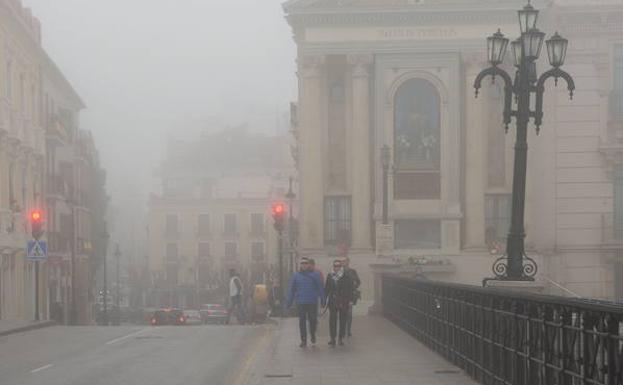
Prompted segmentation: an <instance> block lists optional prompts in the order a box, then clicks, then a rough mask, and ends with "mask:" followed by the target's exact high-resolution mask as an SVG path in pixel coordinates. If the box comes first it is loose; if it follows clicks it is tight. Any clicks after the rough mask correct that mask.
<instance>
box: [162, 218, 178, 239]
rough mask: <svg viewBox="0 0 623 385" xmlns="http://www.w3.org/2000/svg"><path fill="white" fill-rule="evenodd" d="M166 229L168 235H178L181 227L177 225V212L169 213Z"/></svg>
mask: <svg viewBox="0 0 623 385" xmlns="http://www.w3.org/2000/svg"><path fill="white" fill-rule="evenodd" d="M165 231H166V235H178V233H179V229H178V226H177V215H176V214H168V215H167V221H166V224H165Z"/></svg>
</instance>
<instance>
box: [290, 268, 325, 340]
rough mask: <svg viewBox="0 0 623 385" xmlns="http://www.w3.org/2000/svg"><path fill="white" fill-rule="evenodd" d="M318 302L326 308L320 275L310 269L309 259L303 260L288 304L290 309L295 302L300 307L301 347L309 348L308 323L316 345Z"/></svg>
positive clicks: (292, 286)
mask: <svg viewBox="0 0 623 385" xmlns="http://www.w3.org/2000/svg"><path fill="white" fill-rule="evenodd" d="M318 300H320V301H321V303H322V306H324V288H323V287H322V281H321V279H320V274H319V273H318V272H316V271H313V270H312V269H310V264H309V259H307V258H301V261H300V270H299V272H297V273H295V274H294V275H293V276H292V279H291V280H290V286H289V288H288V302H287V305H288V308H290V307H291V306H292V303H293V302H295V301H296V304H297V307H298V313H299V329H300V332H301V344H300V346H301V347H305V346H307V322H309V334H310V336H311V343H312V344H315V343H316V326H317V324H318Z"/></svg>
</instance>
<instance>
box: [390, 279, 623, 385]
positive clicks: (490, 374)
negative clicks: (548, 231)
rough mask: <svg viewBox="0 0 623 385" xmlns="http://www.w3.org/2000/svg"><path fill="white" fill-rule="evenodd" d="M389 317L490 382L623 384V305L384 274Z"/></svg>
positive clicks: (497, 384)
mask: <svg viewBox="0 0 623 385" xmlns="http://www.w3.org/2000/svg"><path fill="white" fill-rule="evenodd" d="M383 307H384V314H385V316H386V317H387V318H388V319H389V320H391V321H393V322H394V323H395V324H397V325H398V326H399V327H400V328H402V329H403V330H405V331H406V332H408V333H409V334H411V335H413V336H414V337H416V338H417V339H419V340H420V341H421V342H423V343H424V344H426V345H427V346H428V347H429V348H431V349H433V350H434V351H436V352H438V353H439V354H441V355H442V356H443V357H445V358H446V359H447V360H448V361H450V362H452V363H453V364H455V365H457V366H458V367H460V368H462V369H463V370H465V372H466V373H468V374H469V375H470V376H471V377H473V378H474V379H475V380H476V381H478V382H480V383H482V384H486V385H489V384H491V385H502V384H504V385H579V384H582V385H623V306H622V305H620V304H615V303H608V302H593V301H586V300H582V299H572V298H565V297H555V296H544V295H537V294H530V293H518V292H515V291H505V290H498V289H492V288H481V287H476V286H467V285H458V284H450V283H440V282H431V281H418V280H412V279H406V278H401V277H396V276H385V277H383Z"/></svg>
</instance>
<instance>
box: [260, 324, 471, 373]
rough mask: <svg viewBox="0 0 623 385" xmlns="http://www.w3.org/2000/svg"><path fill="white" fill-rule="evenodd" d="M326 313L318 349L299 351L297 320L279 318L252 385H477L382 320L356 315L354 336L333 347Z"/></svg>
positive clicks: (392, 325) (455, 368) (309, 347)
mask: <svg viewBox="0 0 623 385" xmlns="http://www.w3.org/2000/svg"><path fill="white" fill-rule="evenodd" d="M327 324H328V315H325V316H324V317H323V318H322V319H321V320H320V325H321V328H320V330H319V333H318V343H317V344H316V346H308V347H307V348H304V349H301V348H299V347H298V344H299V342H300V339H299V333H298V320H297V319H291V318H290V319H285V320H283V321H282V322H281V323H280V325H279V327H278V328H277V330H275V332H274V336H273V338H272V341H271V345H270V346H269V347H268V352H265V354H264V357H265V358H264V360H263V362H262V361H260V362H258V363H257V367H256V368H255V370H254V376H253V378H252V380H251V382H250V384H252V385H285V384H288V385H346V384H355V385H407V384H409V385H459V384H460V385H476V383H475V382H473V381H472V380H471V379H470V378H469V377H468V376H467V375H465V374H464V373H463V372H462V371H461V370H460V369H458V368H457V367H455V366H453V365H451V364H449V363H448V362H447V361H445V360H444V359H443V358H441V357H440V356H438V355H436V354H435V353H433V352H432V351H430V350H428V349H427V348H426V347H425V346H424V345H422V344H420V343H419V342H418V341H417V340H415V339H414V338H413V337H411V336H410V335H408V334H406V333H404V332H403V331H402V330H400V329H398V328H397V327H396V326H394V324H392V323H391V322H389V321H387V320H385V319H384V318H381V317H370V316H356V317H355V319H354V320H353V334H354V336H353V337H352V338H351V339H349V340H347V341H346V344H345V345H344V346H338V347H336V348H331V347H329V346H328V345H327V342H328V337H327V336H328V326H327Z"/></svg>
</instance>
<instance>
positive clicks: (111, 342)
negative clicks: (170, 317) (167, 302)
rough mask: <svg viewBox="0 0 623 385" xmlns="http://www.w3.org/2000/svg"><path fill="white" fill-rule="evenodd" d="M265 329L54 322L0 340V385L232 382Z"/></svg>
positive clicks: (239, 381) (242, 370) (240, 375)
mask: <svg viewBox="0 0 623 385" xmlns="http://www.w3.org/2000/svg"><path fill="white" fill-rule="evenodd" d="M269 333H270V331H269V328H268V327H265V326H212V325H210V326H163V327H142V326H121V327H97V326H88V327H63V326H55V327H50V328H46V329H40V330H35V331H31V332H27V333H20V334H14V335H9V336H6V337H1V338H0V385H38V384H41V385H44V384H45V385H86V384H89V385H96V384H107V385H108V384H110V385H112V384H128V385H129V384H149V385H159V384H163V385H164V384H167V385H173V384H184V385H200V384H201V385H204V384H232V385H238V384H240V385H242V384H243V383H244V381H245V379H244V376H245V371H248V370H249V368H250V362H251V361H252V359H253V357H254V356H255V354H256V352H257V351H258V350H259V349H260V348H261V346H262V342H263V341H265V340H266V338H265V337H266V336H267V335H268V334H269Z"/></svg>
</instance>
